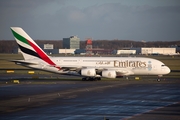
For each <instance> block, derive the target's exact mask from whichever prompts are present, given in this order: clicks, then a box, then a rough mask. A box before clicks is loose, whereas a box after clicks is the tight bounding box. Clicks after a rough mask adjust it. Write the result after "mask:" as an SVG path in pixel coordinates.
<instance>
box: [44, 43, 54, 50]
mask: <svg viewBox="0 0 180 120" xmlns="http://www.w3.org/2000/svg"><path fill="white" fill-rule="evenodd" d="M43 49H54V45H53V44H44V47H43Z"/></svg>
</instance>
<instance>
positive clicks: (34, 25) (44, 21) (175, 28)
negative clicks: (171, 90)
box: [0, 0, 180, 41]
mask: <svg viewBox="0 0 180 120" xmlns="http://www.w3.org/2000/svg"><path fill="white" fill-rule="evenodd" d="M0 15H1V19H0V26H1V32H0V40H7V39H13V36H12V34H11V31H10V29H9V28H10V27H11V26H19V27H22V28H23V29H24V30H25V31H26V32H27V33H28V34H29V35H30V36H31V37H32V38H33V39H39V40H62V38H64V37H69V36H71V35H78V37H80V39H81V40H85V39H86V38H89V37H91V38H93V39H94V40H102V39H106V40H114V39H119V40H135V41H141V40H145V41H174V40H180V34H179V31H180V22H179V21H180V1H179V0H28V1H27V0H1V1H0Z"/></svg>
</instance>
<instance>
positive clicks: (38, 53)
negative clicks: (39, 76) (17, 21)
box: [11, 27, 55, 66]
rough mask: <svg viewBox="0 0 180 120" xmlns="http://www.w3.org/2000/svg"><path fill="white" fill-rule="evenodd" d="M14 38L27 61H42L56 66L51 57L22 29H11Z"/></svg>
mask: <svg viewBox="0 0 180 120" xmlns="http://www.w3.org/2000/svg"><path fill="white" fill-rule="evenodd" d="M11 31H12V33H13V35H14V38H15V40H16V42H17V44H18V46H19V48H20V49H21V52H22V55H23V57H24V59H25V60H29V59H37V58H39V59H42V60H43V61H45V62H46V63H48V64H49V65H53V66H55V63H54V62H53V61H52V60H51V59H50V58H49V56H48V55H47V54H46V53H45V52H44V51H43V50H42V49H41V48H40V47H39V46H38V45H37V44H36V43H35V42H34V40H33V39H32V38H31V37H30V36H29V35H28V34H27V33H26V32H25V31H24V30H23V29H22V28H20V27H11Z"/></svg>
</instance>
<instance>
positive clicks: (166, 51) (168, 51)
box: [141, 48, 176, 55]
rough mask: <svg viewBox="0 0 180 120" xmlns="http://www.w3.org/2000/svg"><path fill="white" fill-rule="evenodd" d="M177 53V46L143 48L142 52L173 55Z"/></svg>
mask: <svg viewBox="0 0 180 120" xmlns="http://www.w3.org/2000/svg"><path fill="white" fill-rule="evenodd" d="M175 53H176V48H141V54H163V55H168V54H169V55H171V54H175Z"/></svg>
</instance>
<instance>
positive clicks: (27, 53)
mask: <svg viewBox="0 0 180 120" xmlns="http://www.w3.org/2000/svg"><path fill="white" fill-rule="evenodd" d="M11 31H12V33H13V35H14V38H15V40H16V42H17V44H18V46H19V48H20V50H21V53H22V55H23V57H24V60H13V61H12V62H15V63H16V64H18V65H22V66H25V67H29V68H33V69H40V70H43V71H48V72H53V73H58V74H63V75H75V76H81V77H82V80H101V78H102V77H103V78H120V77H124V76H130V75H158V80H159V77H161V76H163V75H166V74H169V73H170V69H169V67H167V66H166V65H165V64H164V63H162V62H161V61H159V60H156V59H152V58H143V57H51V56H48V55H47V54H46V53H45V52H44V51H43V50H42V49H41V48H40V47H39V46H38V45H37V44H36V43H35V42H34V40H33V39H32V38H31V37H30V36H29V35H28V34H27V33H26V32H25V31H24V30H23V29H22V28H20V27H11Z"/></svg>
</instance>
